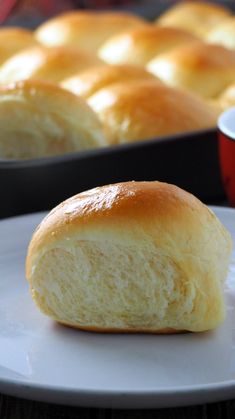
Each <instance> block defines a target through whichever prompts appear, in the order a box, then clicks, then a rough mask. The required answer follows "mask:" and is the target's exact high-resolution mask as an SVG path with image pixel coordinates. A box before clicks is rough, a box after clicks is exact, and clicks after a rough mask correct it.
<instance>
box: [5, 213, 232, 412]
mask: <svg viewBox="0 0 235 419" xmlns="http://www.w3.org/2000/svg"><path fill="white" fill-rule="evenodd" d="M213 209H214V210H215V212H216V213H217V215H218V216H219V218H220V219H221V221H222V222H223V223H224V224H225V225H226V226H227V228H228V229H229V230H230V232H231V234H232V237H233V240H234V242H235V210H233V209H228V208H213ZM44 215H45V214H44V213H39V214H33V215H27V216H21V217H16V218H11V219H6V220H2V221H0V392H4V393H7V394H11V395H16V396H19V397H23V398H29V399H35V400H41V401H49V402H54V403H63V404H73V405H81V406H89V407H109V408H111V407H113V408H154V407H170V406H179V405H181V406H183V405H188V404H198V403H206V402H212V401H220V400H225V399H231V398H234V397H235V322H234V317H235V263H234V262H233V259H234V255H233V259H232V263H231V266H230V272H229V275H228V278H227V281H226V299H227V318H226V321H225V322H224V324H223V325H222V326H221V327H220V328H218V329H217V330H216V331H214V332H209V333H198V334H185V335H172V336H156V335H112V334H110V335H107V334H104V335H102V334H92V333H88V332H80V331H76V330H72V329H69V328H66V327H63V326H59V325H57V324H55V323H54V322H52V321H51V320H50V319H49V318H47V317H46V316H44V315H42V314H41V313H40V312H39V311H38V310H37V309H36V307H35V306H34V303H33V302H32V301H31V297H30V295H29V291H28V284H27V282H26V280H25V275H24V261H25V255H26V249H27V244H28V242H29V240H30V237H31V234H32V232H33V230H34V228H35V226H36V225H37V224H38V223H39V222H40V220H41V219H42V217H43V216H44Z"/></svg>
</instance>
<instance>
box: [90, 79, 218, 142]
mask: <svg viewBox="0 0 235 419" xmlns="http://www.w3.org/2000/svg"><path fill="white" fill-rule="evenodd" d="M88 103H89V104H90V106H91V107H92V108H93V109H94V111H95V112H96V113H97V115H98V116H99V118H100V120H101V122H102V123H103V127H104V131H105V135H106V137H107V139H108V141H109V142H110V144H117V143H127V142H131V141H137V140H146V139H152V138H154V137H156V136H157V137H159V136H165V135H168V134H176V133H179V132H181V133H182V132H186V131H188V132H189V131H196V130H200V129H205V128H209V127H215V126H216V120H217V116H218V115H217V113H216V111H215V110H214V109H213V108H212V107H210V106H209V105H207V104H206V103H205V102H204V101H203V100H202V99H200V98H199V97H197V96H195V95H193V94H190V93H188V92H184V91H180V90H176V89H173V88H171V87H169V86H165V85H163V84H160V83H158V82H155V81H152V80H137V81H132V83H130V84H128V83H116V84H112V85H110V86H107V87H106V88H104V89H101V90H99V91H98V92H97V93H95V94H94V95H92V96H91V97H90V98H89V99H88Z"/></svg>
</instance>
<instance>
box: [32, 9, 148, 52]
mask: <svg viewBox="0 0 235 419" xmlns="http://www.w3.org/2000/svg"><path fill="white" fill-rule="evenodd" d="M145 24H146V21H145V20H144V19H142V18H141V17H138V16H137V15H134V14H131V13H124V12H123V13H122V12H100V13H97V12H94V11H73V12H67V13H64V14H62V15H59V16H57V17H55V18H53V19H50V20H48V21H47V22H46V23H43V24H42V25H41V26H39V27H38V29H37V30H36V32H35V36H36V38H37V39H38V40H39V41H40V42H41V43H43V44H45V45H48V46H56V45H73V46H76V47H80V48H84V49H85V50H88V51H92V52H96V51H97V49H98V48H99V47H100V45H101V44H102V43H103V42H104V41H105V40H106V39H107V38H108V37H110V36H112V35H113V34H115V33H118V32H121V31H123V30H125V29H127V28H131V27H135V26H139V25H145ZM94 28H95V29H96V30H95V31H94Z"/></svg>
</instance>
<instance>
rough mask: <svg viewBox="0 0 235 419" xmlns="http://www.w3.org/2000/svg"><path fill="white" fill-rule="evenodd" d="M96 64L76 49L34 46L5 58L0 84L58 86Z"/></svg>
mask: <svg viewBox="0 0 235 419" xmlns="http://www.w3.org/2000/svg"><path fill="white" fill-rule="evenodd" d="M98 64H102V61H101V60H100V59H99V58H98V57H96V56H95V55H93V54H91V53H89V52H86V51H82V50H79V49H78V48H72V47H54V48H48V47H45V46H37V47H33V48H27V49H24V50H22V51H21V52H19V53H18V54H16V55H13V56H12V57H11V58H9V60H7V61H6V62H5V64H4V65H3V66H2V67H1V69H0V83H6V82H13V81H17V80H23V79H29V78H33V79H42V80H48V81H52V82H60V81H61V80H63V79H64V78H66V77H69V76H71V75H73V74H74V73H77V72H79V71H84V70H85V69H87V68H89V67H91V66H95V65H98Z"/></svg>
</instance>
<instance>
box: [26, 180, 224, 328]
mask: <svg viewBox="0 0 235 419" xmlns="http://www.w3.org/2000/svg"><path fill="white" fill-rule="evenodd" d="M231 247H232V244H231V238H230V235H229V233H228V232H227V231H226V230H225V228H224V227H223V225H222V224H221V223H220V221H219V220H218V219H217V217H216V216H215V215H214V213H213V212H212V211H210V210H209V209H208V208H207V207H206V206H205V205H203V204H202V202H201V201H199V200H198V199H197V198H196V197H194V196H193V195H191V194H189V193H187V192H185V191H183V190H182V189H180V188H178V187H176V186H174V185H170V184H166V183H160V182H126V183H119V184H114V185H108V186H103V187H98V188H95V189H92V190H90V191H87V192H83V193H81V194H78V195H75V196H73V197H72V198H70V199H68V200H66V201H64V202H63V203H62V204H60V205H59V206H57V207H56V208H55V209H54V210H52V212H50V214H49V215H48V216H47V217H46V218H44V220H43V221H42V223H41V224H40V225H39V226H38V228H37V229H36V231H35V233H34V235H33V237H32V240H31V242H30V245H29V249H28V254H27V259H26V277H27V279H28V281H29V284H30V290H31V294H32V297H33V299H34V301H35V303H36V304H37V306H38V307H39V308H40V310H41V311H42V312H43V313H45V314H46V315H48V316H50V317H52V318H53V319H54V320H57V321H58V322H60V323H63V324H65V325H69V326H73V327H76V328H80V329H86V330H91V331H96V332H98V331H99V332H146V333H171V332H179V331H192V332H200V331H205V330H208V329H213V328H215V327H216V326H218V325H219V324H220V323H221V322H222V321H223V319H224V314H225V307H224V298H223V282H224V280H225V277H226V274H227V269H228V263H229V257H230V253H231Z"/></svg>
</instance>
